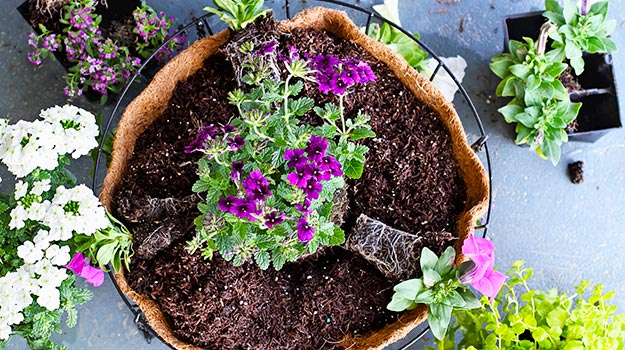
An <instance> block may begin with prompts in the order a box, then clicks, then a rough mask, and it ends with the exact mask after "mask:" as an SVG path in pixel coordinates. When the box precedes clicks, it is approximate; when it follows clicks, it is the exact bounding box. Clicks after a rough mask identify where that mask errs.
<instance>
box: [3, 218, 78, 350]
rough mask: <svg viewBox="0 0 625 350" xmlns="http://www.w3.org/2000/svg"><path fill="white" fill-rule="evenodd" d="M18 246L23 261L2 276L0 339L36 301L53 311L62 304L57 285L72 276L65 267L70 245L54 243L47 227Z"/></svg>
mask: <svg viewBox="0 0 625 350" xmlns="http://www.w3.org/2000/svg"><path fill="white" fill-rule="evenodd" d="M33 241H34V242H31V241H26V242H24V244H22V245H21V246H20V247H18V249H17V255H18V256H19V257H20V258H22V259H23V260H24V265H22V266H20V267H19V268H18V269H17V271H15V272H9V273H7V274H6V275H4V276H3V277H0V340H5V339H8V337H9V336H10V335H11V331H12V330H11V325H14V324H19V323H20V322H22V321H23V320H24V315H23V314H22V311H23V310H24V309H25V308H26V307H28V306H29V305H30V304H31V303H32V302H33V296H35V297H36V298H37V299H36V301H37V304H39V305H41V306H43V307H45V308H46V309H48V310H50V311H53V310H56V309H58V308H59V307H60V301H61V300H60V299H61V296H60V293H59V290H58V288H59V287H60V286H61V283H63V281H65V279H67V277H68V276H69V275H68V273H67V269H65V268H63V265H66V264H67V263H69V261H70V252H69V247H68V246H58V245H56V244H52V241H51V240H50V239H49V234H48V232H47V231H45V230H41V231H39V233H38V234H37V236H35V239H34V240H33Z"/></svg>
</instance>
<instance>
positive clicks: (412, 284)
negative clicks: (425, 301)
mask: <svg viewBox="0 0 625 350" xmlns="http://www.w3.org/2000/svg"><path fill="white" fill-rule="evenodd" d="M424 288H425V285H424V284H423V281H422V280H421V279H418V278H413V279H409V280H406V281H403V282H401V283H399V284H398V285H396V286H395V287H394V288H393V290H394V291H395V292H396V293H399V294H401V295H402V296H403V297H404V298H407V299H410V300H414V298H415V297H416V296H417V294H418V293H420V292H421V291H422V290H423V289H424Z"/></svg>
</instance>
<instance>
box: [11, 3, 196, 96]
mask: <svg viewBox="0 0 625 350" xmlns="http://www.w3.org/2000/svg"><path fill="white" fill-rule="evenodd" d="M109 2H110V5H109V4H107V3H106V2H105V3H99V4H98V2H97V1H94V0H67V1H56V0H47V1H36V2H35V1H26V2H24V3H23V4H22V5H21V6H20V7H18V10H19V11H20V12H21V13H22V15H23V16H24V18H25V19H26V20H27V21H28V22H29V23H30V24H31V26H32V27H33V29H34V31H35V33H36V34H33V33H31V34H30V35H29V40H28V43H29V44H30V45H31V46H32V47H33V50H32V51H31V52H29V53H28V60H29V61H30V62H31V63H33V64H35V65H37V66H39V65H41V63H42V60H44V59H45V58H47V57H48V56H50V55H51V54H54V56H55V57H56V59H57V60H58V61H59V62H61V63H62V64H63V66H64V67H65V69H66V70H67V71H68V73H67V75H66V77H65V80H66V82H67V87H66V88H65V89H64V91H65V94H66V95H67V96H69V97H73V96H80V95H82V94H83V92H85V93H87V97H89V98H91V99H93V100H97V99H101V101H102V102H103V103H104V102H106V99H107V94H108V92H113V93H117V92H119V91H120V90H121V89H122V88H123V87H124V86H125V84H126V82H127V80H128V78H130V76H132V74H134V72H135V71H136V70H137V69H138V68H139V67H140V66H141V62H142V60H143V59H145V58H148V57H149V56H150V55H151V54H152V53H153V52H154V51H155V50H156V48H158V47H159V46H161V44H163V42H165V40H167V39H168V38H169V36H170V33H169V32H170V29H173V28H172V25H173V24H174V23H175V19H174V18H173V17H171V18H169V17H167V16H166V15H165V14H164V13H163V12H161V13H157V12H156V11H155V10H154V9H152V8H151V7H150V6H148V5H147V4H145V2H143V3H142V2H139V1H132V2H123V1H109ZM183 44H184V37H179V38H176V39H175V40H172V41H170V43H169V44H168V46H167V47H164V48H163V49H161V50H160V51H159V52H158V53H157V54H156V61H164V60H167V59H169V58H170V57H171V55H172V54H173V52H174V51H175V50H178V49H180V48H182V46H183Z"/></svg>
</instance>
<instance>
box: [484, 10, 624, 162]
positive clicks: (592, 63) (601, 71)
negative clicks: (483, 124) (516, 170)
mask: <svg viewBox="0 0 625 350" xmlns="http://www.w3.org/2000/svg"><path fill="white" fill-rule="evenodd" d="M545 6H546V8H547V11H545V12H544V13H543V15H544V17H545V19H541V17H540V14H532V16H530V17H529V18H527V20H526V17H525V16H514V17H512V18H510V19H509V20H506V23H507V24H509V25H510V26H514V27H511V28H509V29H508V30H507V33H509V35H513V36H511V37H510V39H520V36H524V37H523V40H524V42H521V41H517V40H510V41H508V40H506V41H505V43H506V44H507V45H509V47H507V49H509V52H508V53H503V54H500V55H497V56H495V57H493V59H492V61H491V64H490V67H491V70H492V71H493V72H494V73H495V74H496V75H497V76H498V77H499V78H501V79H502V81H501V82H500V83H499V85H498V87H497V91H496V93H497V96H510V97H514V98H513V99H512V101H510V102H509V103H508V104H507V105H506V106H505V107H502V108H500V109H499V112H500V113H502V114H503V116H504V117H505V119H506V121H507V122H509V123H516V132H517V138H516V140H515V142H516V143H517V144H524V143H527V144H529V145H530V149H531V150H535V151H536V152H537V153H538V155H539V156H541V157H542V158H545V159H549V160H551V162H552V163H553V164H556V163H557V162H558V161H559V159H560V145H561V144H562V143H563V142H566V141H568V139H569V135H568V133H573V135H575V133H574V132H575V130H577V131H579V132H582V133H581V134H578V135H577V136H572V137H573V138H574V139H579V140H582V141H584V140H588V141H594V140H596V139H598V137H600V136H601V135H602V134H603V133H604V132H601V133H600V134H597V135H596V136H594V137H590V136H588V135H586V136H588V137H586V136H584V135H583V132H585V131H589V130H592V129H593V128H597V129H604V128H607V127H610V126H620V121H619V120H618V119H619V118H618V106H616V108H614V106H613V104H614V103H615V99H614V98H612V96H613V95H614V94H615V92H614V91H613V90H614V83H613V80H612V83H610V82H609V80H607V79H604V78H602V77H604V76H605V75H606V72H607V71H611V69H610V68H609V67H607V66H606V64H605V62H604V63H601V61H604V59H603V58H604V57H609V56H605V55H604V53H609V52H612V51H615V50H616V46H615V45H614V42H613V41H612V40H611V39H609V38H608V35H609V34H610V33H611V32H612V30H613V29H614V21H613V20H607V19H606V14H607V7H608V5H607V2H597V3H595V4H593V5H592V6H590V7H588V4H587V2H586V1H584V2H583V3H582V7H581V8H577V6H576V5H575V4H574V3H572V2H570V1H565V2H564V7H561V6H560V5H559V4H558V3H557V1H555V0H547V1H546V2H545ZM547 20H548V21H547ZM523 21H529V22H530V23H531V24H533V25H534V26H532V25H528V24H530V23H525V22H523ZM522 22H523V23H525V24H522ZM543 22H544V24H542V27H541V28H540V30H538V28H536V27H535V26H536V25H540V24H541V23H543ZM517 27H519V28H518V29H520V30H517ZM532 31H536V32H537V33H538V35H537V37H530V36H531V33H532ZM525 35H527V36H525ZM583 52H587V54H586V56H584V55H583V54H582V53H583ZM586 61H587V62H588V63H589V64H588V66H589V67H588V68H589V69H590V70H591V71H587V72H586V73H584V74H582V73H583V72H584V67H585V64H584V62H586ZM569 65H570V67H569ZM612 79H613V78H612ZM580 83H582V84H584V85H585V86H583V87H582V86H581V85H580ZM606 99H607V100H610V101H611V102H610V104H609V106H610V111H607V110H606V108H605V106H603V107H600V106H597V105H595V103H597V102H598V101H602V102H606V101H607V100H606ZM580 102H581V103H580ZM584 103H587V104H588V106H586V107H583V106H584ZM601 104H603V105H605V103H601ZM589 110H591V111H592V110H595V111H600V112H597V113H598V114H597V115H595V116H591V115H589V112H588V111H589ZM580 111H581V112H580ZM604 112H605V113H604ZM591 114H592V113H591Z"/></svg>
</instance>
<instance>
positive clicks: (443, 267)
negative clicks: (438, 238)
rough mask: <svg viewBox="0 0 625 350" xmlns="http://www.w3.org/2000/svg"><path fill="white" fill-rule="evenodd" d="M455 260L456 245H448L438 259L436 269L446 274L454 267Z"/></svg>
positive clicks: (439, 272) (442, 274) (441, 273)
mask: <svg viewBox="0 0 625 350" xmlns="http://www.w3.org/2000/svg"><path fill="white" fill-rule="evenodd" d="M455 262H456V250H455V249H454V247H451V246H450V247H447V249H445V251H444V252H443V253H442V254H441V256H440V257H439V258H438V261H436V265H434V270H435V271H437V272H438V274H439V275H441V276H445V275H446V274H448V273H449V272H450V271H451V270H452V269H453V268H454V264H455Z"/></svg>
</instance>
